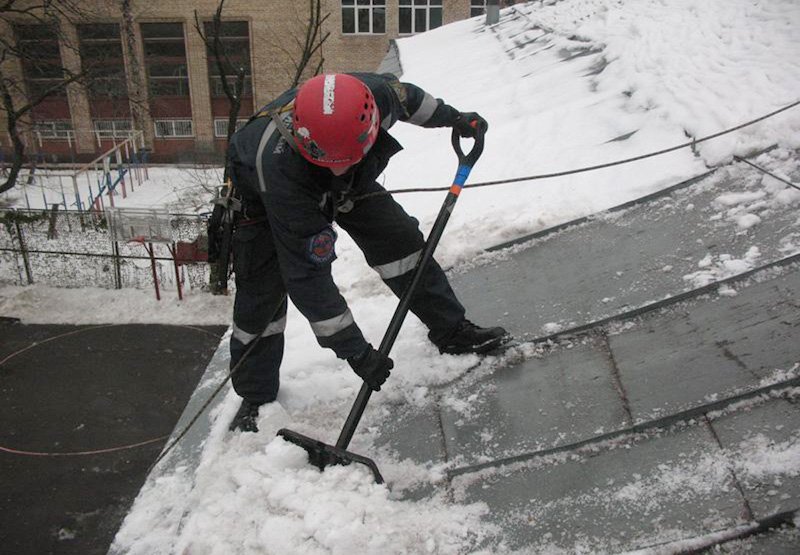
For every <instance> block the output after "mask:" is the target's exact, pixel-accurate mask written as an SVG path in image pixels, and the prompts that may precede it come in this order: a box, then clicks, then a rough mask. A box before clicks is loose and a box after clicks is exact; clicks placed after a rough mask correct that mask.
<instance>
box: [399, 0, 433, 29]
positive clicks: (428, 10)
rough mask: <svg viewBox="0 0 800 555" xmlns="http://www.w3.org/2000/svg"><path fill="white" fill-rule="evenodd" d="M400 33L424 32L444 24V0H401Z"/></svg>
mask: <svg viewBox="0 0 800 555" xmlns="http://www.w3.org/2000/svg"><path fill="white" fill-rule="evenodd" d="M399 15H400V26H399V31H400V34H406V35H407V34H413V33H422V32H425V31H427V30H429V29H435V28H436V27H441V26H442V0H400V14H399Z"/></svg>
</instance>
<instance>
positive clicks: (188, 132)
mask: <svg viewBox="0 0 800 555" xmlns="http://www.w3.org/2000/svg"><path fill="white" fill-rule="evenodd" d="M153 123H155V126H156V137H194V129H193V128H192V120H190V119H157V120H155V121H154V122H153Z"/></svg>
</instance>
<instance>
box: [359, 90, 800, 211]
mask: <svg viewBox="0 0 800 555" xmlns="http://www.w3.org/2000/svg"><path fill="white" fill-rule="evenodd" d="M798 105H800V100H797V101H795V102H793V103H791V104H788V105H786V106H784V107H783V108H779V109H777V110H775V111H773V112H770V113H768V114H764V115H763V116H760V117H757V118H755V119H753V120H750V121H747V122H745V123H742V124H739V125H737V126H735V127H730V128H728V129H725V130H724V131H719V132H717V133H713V134H711V135H707V136H705V137H701V138H699V139H692V140H691V141H687V142H685V143H682V144H679V145H675V146H672V147H669V148H664V149H662V150H657V151H654V152H649V153H647V154H641V155H639V156H633V157H631V158H623V159H622V160H616V161H614V162H606V163H604V164H596V165H593V166H584V167H582V168H575V169H572V170H564V171H559V172H552V173H542V174H536V175H528V176H524V177H512V178H509V179H499V180H496V181H484V182H482V183H472V184H468V185H464V188H465V189H466V188H477V187H490V186H494V185H505V184H508V183H518V182H520V181H534V180H538V179H550V178H553V177H564V176H567V175H574V174H577V173H585V172H590V171H595V170H601V169H605V168H611V167H614V166H621V165H623V164H630V163H632V162H638V161H639V160H644V159H646V158H653V157H654V156H661V155H663V154H667V153H670V152H674V151H676V150H681V149H683V148H687V147H694V146H695V145H698V144H700V143H704V142H706V141H710V140H712V139H716V138H718V137H722V136H723V135H728V134H730V133H733V132H735V131H739V130H740V129H744V128H745V127H749V126H751V125H755V124H756V123H759V122H762V121H764V120H766V119H769V118H771V117H773V116H776V115H778V114H780V113H782V112H785V111H787V110H790V109H792V108H794V107H795V106H798ZM777 179H780V178H777ZM792 186H793V187H794V185H792ZM449 190H450V187H415V188H407V189H395V190H393V191H375V192H372V193H367V194H364V195H359V196H357V197H353V201H357V200H364V199H367V198H371V197H377V196H383V195H397V194H401V193H432V192H441V191H449Z"/></svg>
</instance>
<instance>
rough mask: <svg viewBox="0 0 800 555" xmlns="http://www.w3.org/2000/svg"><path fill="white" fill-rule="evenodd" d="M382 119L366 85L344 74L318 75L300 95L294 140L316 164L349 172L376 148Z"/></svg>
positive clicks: (298, 97) (308, 82) (303, 88)
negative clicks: (345, 169)
mask: <svg viewBox="0 0 800 555" xmlns="http://www.w3.org/2000/svg"><path fill="white" fill-rule="evenodd" d="M379 117H380V116H379V115H378V108H377V106H375V98H374V97H373V96H372V92H371V91H370V90H369V87H367V86H366V85H365V84H364V83H362V82H361V81H359V80H358V79H356V78H355V77H353V76H352V75H346V74H344V73H333V74H328V75H317V76H316V77H312V78H311V79H309V80H308V81H306V82H305V83H304V84H303V85H302V86H301V87H300V89H299V90H298V91H297V98H295V101H294V136H295V139H296V140H297V146H298V147H299V148H300V153H301V154H302V155H303V157H304V158H305V159H306V160H308V161H309V162H311V163H312V164H316V165H317V166H324V167H326V168H345V167H347V166H352V165H353V164H357V163H358V162H359V161H361V159H362V158H363V157H364V155H365V154H366V153H367V151H369V149H370V148H371V147H372V144H373V143H374V142H375V138H376V137H377V136H378V128H379V126H380V123H379V121H378V119H379Z"/></svg>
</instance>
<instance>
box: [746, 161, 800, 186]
mask: <svg viewBox="0 0 800 555" xmlns="http://www.w3.org/2000/svg"><path fill="white" fill-rule="evenodd" d="M733 159H734V160H736V161H737V162H744V163H745V164H747V165H748V166H752V167H754V168H755V169H757V170H758V171H760V172H762V173H765V174H767V175H768V176H770V177H772V178H774V179H777V180H778V181H780V182H782V183H786V184H787V185H788V186H789V187H794V188H795V189H797V190H798V191H800V187H798V186H797V185H795V184H794V183H792V182H791V181H789V180H788V179H784V178H782V177H778V176H777V175H775V174H774V173H772V172H771V171H768V170H766V169H764V168H762V167H761V166H758V165H756V164H754V163H752V162H751V161H750V160H745V159H744V158H741V157H739V156H734V157H733Z"/></svg>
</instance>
